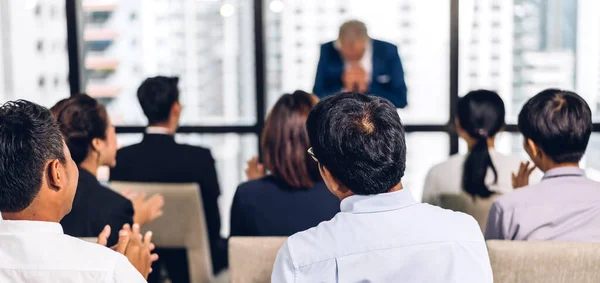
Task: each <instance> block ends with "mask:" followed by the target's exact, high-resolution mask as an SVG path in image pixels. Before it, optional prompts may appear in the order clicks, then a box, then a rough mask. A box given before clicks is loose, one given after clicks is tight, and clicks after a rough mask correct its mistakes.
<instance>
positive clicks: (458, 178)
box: [422, 149, 542, 205]
mask: <svg viewBox="0 0 600 283" xmlns="http://www.w3.org/2000/svg"><path fill="white" fill-rule="evenodd" d="M489 152H490V157H491V158H492V163H494V167H495V168H496V172H498V182H497V183H495V184H494V174H493V172H492V169H490V168H488V172H487V174H486V176H485V183H486V184H487V186H488V188H490V190H491V191H494V192H497V193H502V194H504V193H509V192H511V191H512V190H513V187H512V173H513V172H514V173H516V172H517V171H518V170H519V166H520V164H521V162H523V160H522V159H521V158H520V157H518V156H513V155H504V154H502V153H499V152H497V151H495V150H493V149H490V150H489ZM465 159H466V155H464V154H460V155H459V154H457V155H453V156H452V157H450V159H448V160H447V161H445V162H443V163H440V164H438V165H436V166H434V167H433V168H431V169H430V170H429V173H428V174H427V177H426V179H425V185H424V187H423V199H422V200H423V202H426V203H429V204H433V205H440V196H441V195H442V194H460V193H461V192H463V186H462V175H463V166H464V162H465ZM541 178H542V174H541V172H540V171H539V170H537V169H536V170H535V171H534V172H533V173H532V174H531V176H530V178H529V182H530V184H533V183H539V181H540V179H541Z"/></svg>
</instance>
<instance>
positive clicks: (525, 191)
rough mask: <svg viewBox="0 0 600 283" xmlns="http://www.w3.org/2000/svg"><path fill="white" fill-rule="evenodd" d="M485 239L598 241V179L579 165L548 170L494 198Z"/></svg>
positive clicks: (599, 219) (599, 202)
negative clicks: (537, 178)
mask: <svg viewBox="0 0 600 283" xmlns="http://www.w3.org/2000/svg"><path fill="white" fill-rule="evenodd" d="M485 235H486V238H487V239H490V240H491V239H500V240H519V241H553V240H554V241H577V242H600V183H598V182H595V181H593V180H590V179H588V178H587V177H586V176H585V172H584V171H583V169H580V168H577V167H563V168H556V169H552V170H549V171H548V172H546V175H545V176H544V178H543V179H542V181H541V182H540V183H539V184H537V185H532V186H528V187H525V188H521V189H517V190H515V191H514V192H512V193H510V194H507V195H504V196H501V197H499V198H497V199H496V200H495V201H494V204H493V205H492V209H491V210H490V214H489V216H488V223H487V227H486V232H485Z"/></svg>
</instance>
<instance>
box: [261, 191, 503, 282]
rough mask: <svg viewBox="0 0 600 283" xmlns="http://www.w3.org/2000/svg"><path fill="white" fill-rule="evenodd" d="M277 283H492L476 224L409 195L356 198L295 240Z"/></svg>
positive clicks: (283, 253)
mask: <svg viewBox="0 0 600 283" xmlns="http://www.w3.org/2000/svg"><path fill="white" fill-rule="evenodd" d="M271 281H272V282H277V283H280V282H303V283H304V282H343V283H352V282H415V283H417V282H418V283H438V282H439V283H442V282H444V283H446V282H461V283H463V282H464V283H488V282H492V281H493V278H492V268H491V266H490V260H489V257H488V252H487V248H486V245H485V241H484V239H483V235H482V234H481V230H480V228H479V225H477V222H476V221H475V219H473V218H472V217H471V216H468V215H466V214H463V213H459V212H453V211H450V210H444V209H442V208H439V207H436V206H432V205H429V204H421V203H417V202H416V201H415V200H414V198H413V197H412V194H411V192H410V191H409V190H407V189H403V190H400V191H397V192H393V193H385V194H378V195H371V196H351V197H348V198H346V199H344V200H343V201H342V203H341V212H340V213H338V214H337V215H336V216H335V217H334V218H333V219H332V220H330V221H327V222H322V223H321V224H319V225H318V226H317V227H315V228H311V229H309V230H306V231H304V232H300V233H297V234H294V235H293V236H291V237H290V238H289V239H288V240H287V241H286V243H285V244H284V245H283V247H282V248H281V249H280V250H279V253H278V254H277V259H276V261H275V266H274V269H273V274H272V277H271Z"/></svg>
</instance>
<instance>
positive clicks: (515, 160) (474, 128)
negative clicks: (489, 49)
mask: <svg viewBox="0 0 600 283" xmlns="http://www.w3.org/2000/svg"><path fill="white" fill-rule="evenodd" d="M505 112H506V111H505V108H504V102H502V98H500V96H499V95H498V94H497V93H495V92H493V91H489V90H476V91H471V92H469V93H468V94H467V95H465V96H464V97H463V98H461V99H460V100H459V101H458V107H457V115H456V116H457V118H456V128H457V132H458V134H459V136H460V137H461V138H462V139H464V140H465V141H466V142H467V145H468V148H469V153H468V154H467V155H455V156H452V157H451V158H450V159H449V160H448V161H446V162H444V163H441V164H439V165H436V166H434V167H433V168H432V169H431V170H430V171H429V174H428V175H427V179H426V181H425V188H424V190H423V202H427V203H430V204H434V205H443V204H442V199H441V197H442V195H443V194H461V193H465V194H466V196H467V197H468V198H469V199H470V200H472V201H477V200H478V199H479V200H481V199H486V200H491V199H490V198H492V197H494V196H495V195H496V194H498V193H507V192H510V191H512V189H513V179H512V174H513V172H516V171H518V170H519V169H520V168H521V169H522V167H523V166H521V159H520V158H519V157H517V156H510V155H504V154H501V153H499V152H496V151H495V150H494V142H495V137H496V135H497V134H498V133H499V132H501V131H502V130H503V129H504V126H505V121H504V117H505V114H506V113H505ZM528 165H529V164H528V163H526V170H533V169H534V167H533V166H528ZM533 178H535V177H533ZM490 204H491V202H490ZM486 216H487V215H486Z"/></svg>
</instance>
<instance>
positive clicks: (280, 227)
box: [231, 176, 340, 236]
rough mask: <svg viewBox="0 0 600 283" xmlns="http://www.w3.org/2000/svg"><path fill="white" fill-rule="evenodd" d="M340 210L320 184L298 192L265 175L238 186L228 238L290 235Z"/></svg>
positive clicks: (315, 224)
mask: <svg viewBox="0 0 600 283" xmlns="http://www.w3.org/2000/svg"><path fill="white" fill-rule="evenodd" d="M339 211H340V200H339V199H338V198H337V197H335V196H334V195H333V194H332V193H331V192H329V190H328V189H327V187H326V186H325V183H323V182H318V183H316V184H315V186H314V187H313V188H311V189H303V190H298V189H294V188H292V187H290V186H289V185H288V184H286V183H285V182H283V181H282V180H280V179H278V178H276V177H273V176H267V177H264V178H262V179H258V180H254V181H249V182H246V183H244V184H241V185H240V186H239V187H238V189H237V191H236V193H235V196H234V197H233V205H232V207H231V236H291V235H293V234H295V233H297V232H300V231H304V230H306V229H309V228H311V227H315V226H317V225H318V224H319V223H321V222H322V221H327V220H330V219H331V218H333V216H334V215H335V214H336V213H338V212H339Z"/></svg>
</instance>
